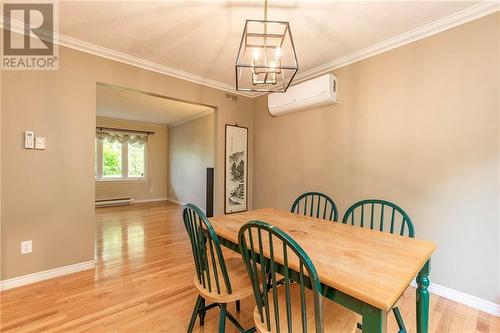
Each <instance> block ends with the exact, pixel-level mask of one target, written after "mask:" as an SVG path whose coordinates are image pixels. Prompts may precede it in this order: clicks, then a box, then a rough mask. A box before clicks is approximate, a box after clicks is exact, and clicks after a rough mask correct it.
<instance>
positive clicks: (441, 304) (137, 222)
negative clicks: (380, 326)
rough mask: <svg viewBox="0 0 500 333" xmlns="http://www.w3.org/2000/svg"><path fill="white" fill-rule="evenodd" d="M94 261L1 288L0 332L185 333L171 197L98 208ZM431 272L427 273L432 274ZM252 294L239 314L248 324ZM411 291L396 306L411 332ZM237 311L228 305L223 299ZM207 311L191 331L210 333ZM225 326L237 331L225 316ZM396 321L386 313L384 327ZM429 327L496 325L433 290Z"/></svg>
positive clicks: (189, 274) (183, 271)
mask: <svg viewBox="0 0 500 333" xmlns="http://www.w3.org/2000/svg"><path fill="white" fill-rule="evenodd" d="M96 217H97V218H96V219H97V221H96V224H97V237H96V238H97V243H96V251H97V260H98V263H97V268H96V269H95V271H94V270H88V271H85V272H80V273H75V274H72V275H67V276H64V277H60V278H56V279H52V280H47V281H43V282H40V283H36V284H32V285H29V286H24V287H20V288H17V289H12V290H8V291H5V292H3V293H1V324H0V331H1V332H185V331H186V327H187V323H188V321H189V317H190V315H191V311H192V308H193V305H194V301H195V299H196V293H195V289H194V287H193V274H194V268H193V263H192V257H191V252H190V247H189V244H188V240H187V235H186V232H185V230H184V225H183V224H182V220H181V209H180V207H179V206H177V205H174V204H170V203H154V204H137V205H133V206H125V207H113V208H100V209H98V210H97V211H96ZM431 279H432V274H431ZM252 302H253V300H252V299H247V300H246V301H244V302H243V303H242V311H241V313H240V315H239V316H237V317H239V318H240V320H241V322H242V324H243V326H244V327H250V326H251V325H252V317H251V315H252V310H253V305H252ZM414 304H415V290H414V289H413V288H409V289H408V290H407V291H406V293H405V295H404V297H403V299H402V306H401V309H402V313H403V316H404V317H405V319H406V322H407V324H408V326H410V327H409V330H410V332H415V328H414V326H415V315H414V313H415V305H414ZM229 309H230V311H231V310H232V312H233V313H235V314H236V311H235V310H234V304H232V305H230V306H229ZM217 315H218V310H217V309H213V310H210V311H209V313H208V314H207V319H206V323H205V326H204V327H203V328H200V327H199V325H198V323H197V324H196V329H195V331H196V332H216V331H217V327H218V320H217ZM226 325H227V332H236V330H235V329H234V328H233V327H232V325H231V324H230V323H229V322H228V323H227V324H226ZM395 331H396V327H395V323H394V320H393V317H392V316H389V332H395ZM430 332H436V333H446V332H453V333H460V332H464V333H465V332H500V318H496V317H493V316H490V315H489V314H486V313H483V312H480V311H477V310H475V309H472V308H469V307H467V306H464V305H461V304H458V303H455V302H452V301H450V300H447V299H445V298H441V297H437V296H434V295H433V296H432V298H431V321H430Z"/></svg>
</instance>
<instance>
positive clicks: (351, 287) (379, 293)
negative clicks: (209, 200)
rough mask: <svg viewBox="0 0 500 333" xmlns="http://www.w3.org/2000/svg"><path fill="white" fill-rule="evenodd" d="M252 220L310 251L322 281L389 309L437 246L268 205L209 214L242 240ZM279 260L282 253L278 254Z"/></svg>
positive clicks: (222, 231)
mask: <svg viewBox="0 0 500 333" xmlns="http://www.w3.org/2000/svg"><path fill="white" fill-rule="evenodd" d="M251 220H259V221H263V222H267V223H270V224H272V225H274V226H277V227H278V228H280V229H281V230H283V231H285V232H286V233H288V234H289V235H290V236H291V237H293V238H294V239H295V241H297V243H298V244H300V246H302V248H303V249H304V250H305V251H306V252H307V254H308V255H309V257H310V258H311V260H312V261H313V263H314V266H315V267H316V270H317V272H318V275H319V277H320V279H321V282H323V283H324V284H326V285H327V286H330V287H332V288H335V289H337V290H340V291H341V292H343V293H345V294H348V295H350V296H352V297H354V298H356V299H359V300H361V301H363V302H365V303H368V304H370V305H373V306H375V307H377V308H379V309H382V310H384V311H389V310H390V309H391V308H392V306H393V305H394V303H396V301H397V300H398V299H399V297H400V296H401V295H402V294H403V292H404V291H405V290H406V288H407V287H408V286H409V285H410V283H411V281H412V280H413V278H415V276H416V275H417V274H418V272H419V270H420V269H421V268H422V267H423V266H424V264H425V263H426V261H427V260H428V259H429V258H430V257H431V254H432V253H433V252H434V250H435V249H436V244H434V243H432V242H428V241H423V240H418V239H412V238H408V237H402V236H399V235H392V234H389V233H385V232H380V231H376V230H370V229H366V228H360V227H356V226H351V225H345V224H342V223H339V222H330V221H325V220H321V219H316V218H311V217H306V216H301V215H296V214H293V213H290V212H286V211H282V210H278V209H274V208H264V209H259V210H253V211H248V212H244V213H237V214H231V215H224V216H217V217H213V218H211V219H210V222H211V223H212V225H213V227H214V229H215V231H216V233H217V235H219V237H223V238H225V239H226V240H228V241H231V242H233V243H236V244H237V243H238V231H239V229H240V227H241V226H242V225H244V224H245V223H247V222H248V221H251ZM276 261H277V262H280V260H279V258H276Z"/></svg>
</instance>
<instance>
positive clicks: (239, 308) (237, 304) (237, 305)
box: [236, 301, 241, 312]
mask: <svg viewBox="0 0 500 333" xmlns="http://www.w3.org/2000/svg"><path fill="white" fill-rule="evenodd" d="M240 310H241V304H240V301H236V311H237V312H240Z"/></svg>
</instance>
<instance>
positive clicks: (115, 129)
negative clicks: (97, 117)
mask: <svg viewBox="0 0 500 333" xmlns="http://www.w3.org/2000/svg"><path fill="white" fill-rule="evenodd" d="M96 130H98V131H100V132H103V131H112V132H126V133H140V134H147V135H153V134H155V132H151V131H139V130H129V129H125V128H111V127H99V126H97V127H96Z"/></svg>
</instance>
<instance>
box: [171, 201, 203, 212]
mask: <svg viewBox="0 0 500 333" xmlns="http://www.w3.org/2000/svg"><path fill="white" fill-rule="evenodd" d="M167 200H168V201H170V202H172V203H174V204H178V205H179V206H184V205H187V204H188V202H182V201H177V200H174V199H167ZM198 208H200V209H201V211H202V212H203V213H205V214H206V213H207V210H206V209H205V208H203V207H198Z"/></svg>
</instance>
